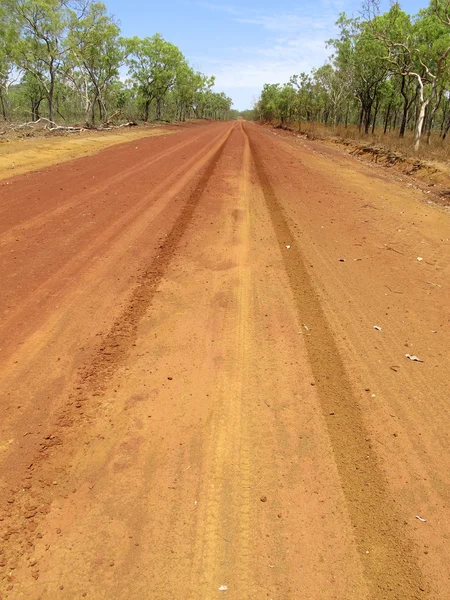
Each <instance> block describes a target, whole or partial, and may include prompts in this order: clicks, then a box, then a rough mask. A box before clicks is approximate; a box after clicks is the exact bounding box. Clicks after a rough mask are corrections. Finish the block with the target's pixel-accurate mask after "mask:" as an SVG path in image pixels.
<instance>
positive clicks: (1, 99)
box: [0, 88, 7, 121]
mask: <svg viewBox="0 0 450 600" xmlns="http://www.w3.org/2000/svg"><path fill="white" fill-rule="evenodd" d="M0 104H1V107H2V117H3V120H4V121H6V120H7V118H6V106H5V99H4V98H3V90H2V89H1V88H0Z"/></svg>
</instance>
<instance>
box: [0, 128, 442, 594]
mask: <svg viewBox="0 0 450 600" xmlns="http://www.w3.org/2000/svg"><path fill="white" fill-rule="evenodd" d="M0 188H1V189H0V193H1V200H0V273H1V282H2V285H1V292H0V315H1V325H0V340H1V343H0V348H1V349H0V356H1V364H0V379H1V393H2V404H1V407H2V421H1V429H0V431H1V438H0V459H1V460H0V477H1V497H0V524H1V526H2V532H1V538H0V590H1V591H0V595H1V598H2V599H4V598H8V599H12V598H14V599H16V598H17V599H32V600H37V599H41V600H47V599H48V600H53V599H54V598H64V599H72V598H73V599H75V598H83V597H86V598H93V599H98V600H103V599H105V600H106V599H110V598H114V599H117V600H122V599H123V600H125V599H126V600H135V599H136V600H141V599H147V598H148V599H152V600H166V599H174V600H210V599H215V598H217V599H222V598H224V599H226V598H228V599H232V600H246V599H261V598H268V599H272V600H300V599H301V600H303V599H308V600H331V599H336V600H372V599H374V600H378V599H380V600H381V599H392V600H394V599H396V600H409V599H414V598H429V599H439V600H441V599H442V600H446V599H448V597H449V592H448V590H449V589H450V581H449V579H450V550H449V539H450V519H449V518H448V515H449V501H450V473H449V468H448V465H449V459H450V443H449V435H450V427H449V425H450V389H449V381H450V364H449V359H448V352H449V340H450V319H449V305H450V294H449V281H450V215H449V214H448V213H445V212H444V211H443V210H441V209H439V208H437V207H434V206H432V205H429V204H426V203H424V202H423V196H424V195H423V194H422V193H421V192H419V191H418V190H411V189H410V188H408V187H407V186H406V185H405V184H401V183H399V182H394V181H390V180H389V179H388V178H387V177H386V176H385V175H383V171H382V170H376V171H374V170H373V169H371V168H370V167H368V166H364V165H361V164H358V163H357V162H355V161H354V160H353V159H351V158H348V157H346V156H344V155H341V154H339V153H337V152H332V151H328V150H326V149H325V148H324V147H321V146H320V145H319V144H309V145H305V144H304V143H303V142H301V141H299V140H298V139H296V138H291V137H282V136H279V135H276V134H275V133H274V132H273V131H271V130H267V129H263V128H260V127H258V126H256V125H254V124H251V123H242V122H237V123H213V124H210V125H208V126H203V127H194V128H191V129H187V130H183V131H181V132H179V133H177V134H173V135H170V136H168V137H165V138H164V137H156V138H143V139H139V140H137V141H134V142H131V143H128V144H124V145H121V146H118V147H112V148H109V149H108V150H105V151H103V152H101V153H99V154H98V155H96V156H94V157H90V158H84V159H80V160H76V161H72V162H70V163H64V164H60V165H59V166H55V167H51V168H48V169H45V170H42V171H40V172H37V173H29V174H27V175H22V176H19V177H16V178H14V179H11V180H9V181H7V182H3V183H0ZM418 258H421V259H422V260H418ZM374 326H376V327H377V328H381V329H377V328H374ZM406 354H409V355H411V356H414V355H416V356H418V357H419V358H420V359H421V360H422V361H423V362H416V361H411V360H409V359H408V358H407V357H406V356H405V355H406ZM419 517H420V518H419Z"/></svg>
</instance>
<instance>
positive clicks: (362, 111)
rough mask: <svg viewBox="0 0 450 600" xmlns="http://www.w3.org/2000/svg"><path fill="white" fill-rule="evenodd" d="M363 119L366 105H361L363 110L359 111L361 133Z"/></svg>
mask: <svg viewBox="0 0 450 600" xmlns="http://www.w3.org/2000/svg"><path fill="white" fill-rule="evenodd" d="M363 119H364V107H363V106H362V105H361V112H360V113H359V124H358V129H359V132H360V133H361V128H362V124H363Z"/></svg>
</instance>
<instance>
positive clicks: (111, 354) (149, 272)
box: [77, 130, 231, 404]
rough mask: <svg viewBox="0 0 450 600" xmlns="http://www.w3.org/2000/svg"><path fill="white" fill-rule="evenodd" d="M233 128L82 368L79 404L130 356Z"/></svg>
mask: <svg viewBox="0 0 450 600" xmlns="http://www.w3.org/2000/svg"><path fill="white" fill-rule="evenodd" d="M230 133H231V130H230V131H229V132H228V134H227V136H226V138H225V139H224V140H223V141H222V142H221V145H220V146H219V148H218V149H217V150H216V151H215V153H214V154H213V156H212V158H211V159H210V162H209V164H208V165H207V167H206V168H205V171H204V173H203V175H202V176H201V177H200V179H199V181H198V183H197V185H196V186H195V188H194V189H193V191H192V192H191V193H190V195H189V197H188V198H187V200H186V202H185V205H184V207H183V209H182V211H181V213H180V214H179V216H178V218H177V219H176V221H175V223H174V225H173V227H172V229H171V230H170V232H169V233H168V234H167V236H166V238H165V240H164V241H163V242H162V244H161V247H160V253H159V254H158V255H157V257H156V258H155V259H154V260H153V262H152V263H151V264H150V266H149V267H148V268H147V269H146V270H145V271H144V273H142V274H141V275H140V276H139V278H138V280H137V284H136V287H135V290H134V292H133V293H132V295H131V297H130V300H129V303H128V305H127V307H126V308H125V310H124V311H123V312H122V314H121V315H120V317H119V318H118V319H117V320H116V321H115V323H114V324H113V326H112V328H111V329H110V331H109V333H108V334H107V335H106V337H105V338H104V339H103V342H102V345H101V346H100V348H99V349H98V350H97V351H96V353H95V354H94V356H93V357H92V359H91V361H90V363H89V365H85V366H84V367H82V368H81V370H80V379H81V385H79V386H77V387H81V388H82V389H81V390H80V393H79V394H77V396H78V404H79V403H80V402H81V401H82V400H86V399H87V398H85V397H83V395H84V393H85V392H88V391H89V392H90V393H94V394H97V395H101V392H103V388H104V384H105V383H106V382H107V381H108V380H109V378H110V377H111V376H112V375H113V373H114V372H115V371H116V369H117V367H118V365H119V363H120V362H121V361H122V359H123V358H124V357H125V356H126V354H127V352H128V350H129V348H130V347H131V346H132V345H133V343H134V340H135V338H136V334H137V328H138V326H139V322H140V320H141V319H142V317H143V316H144V315H145V313H146V312H147V310H148V307H149V306H150V305H151V304H152V301H153V298H154V296H155V293H156V292H157V289H158V286H159V283H160V282H161V280H162V278H163V277H164V273H165V272H166V270H167V268H168V266H169V264H170V263H171V261H172V258H173V256H174V254H175V252H176V251H177V249H178V246H179V244H180V242H181V239H182V237H183V235H184V233H185V231H186V229H187V227H188V225H189V223H190V221H191V219H192V216H193V214H194V211H195V209H196V207H197V205H198V203H199V201H200V199H201V197H202V194H203V192H204V191H205V189H206V186H207V185H208V181H209V180H210V178H211V176H212V174H213V173H214V170H215V168H216V166H217V163H218V162H219V160H220V157H221V156H222V153H223V151H224V149H225V146H226V143H227V141H228V138H229V136H230Z"/></svg>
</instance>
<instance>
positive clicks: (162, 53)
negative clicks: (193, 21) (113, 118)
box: [0, 0, 232, 126]
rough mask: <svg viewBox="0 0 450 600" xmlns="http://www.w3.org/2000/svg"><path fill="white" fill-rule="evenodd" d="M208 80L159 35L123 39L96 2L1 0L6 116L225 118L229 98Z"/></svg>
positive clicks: (1, 101)
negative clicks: (123, 79)
mask: <svg viewBox="0 0 450 600" xmlns="http://www.w3.org/2000/svg"><path fill="white" fill-rule="evenodd" d="M124 68H127V69H128V72H127V75H126V80H125V81H122V80H121V76H123V72H124ZM213 86H214V77H208V76H206V75H203V74H202V73H198V72H196V71H194V70H193V69H192V68H191V67H190V65H189V64H188V62H187V60H186V58H185V57H184V56H183V54H182V52H181V51H180V49H179V48H177V46H175V45H174V44H172V43H170V42H168V41H166V40H165V39H164V38H163V37H162V36H161V35H160V34H155V35H153V36H151V37H146V38H144V39H139V38H137V37H134V38H128V39H124V38H122V37H121V33H120V27H119V25H118V23H117V21H116V20H115V19H114V17H112V16H111V15H110V14H109V13H108V11H107V8H106V6H105V5H104V4H102V3H101V2H95V1H93V0H0V111H1V115H2V116H3V118H4V119H7V118H14V119H18V118H31V119H33V120H36V119H38V118H40V117H42V116H45V117H46V118H49V119H50V121H52V122H54V121H55V120H61V119H63V120H67V121H74V120H80V119H82V120H84V122H85V123H86V125H87V126H93V125H94V124H95V122H96V119H99V120H100V121H101V122H103V121H106V120H107V119H108V116H109V115H111V114H115V113H116V112H117V111H118V110H120V111H121V113H122V114H123V115H124V116H126V117H127V118H129V119H130V120H132V119H134V120H135V119H138V118H144V119H145V120H146V121H148V120H163V119H165V120H173V119H179V120H185V119H186V118H192V117H198V118H227V117H228V116H229V114H230V109H231V104H232V103H231V99H230V98H227V97H226V96H225V95H224V94H223V93H217V92H214V91H213V90H212V88H213Z"/></svg>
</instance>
